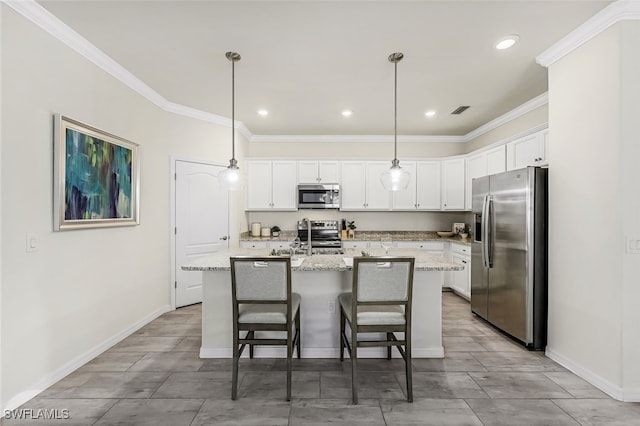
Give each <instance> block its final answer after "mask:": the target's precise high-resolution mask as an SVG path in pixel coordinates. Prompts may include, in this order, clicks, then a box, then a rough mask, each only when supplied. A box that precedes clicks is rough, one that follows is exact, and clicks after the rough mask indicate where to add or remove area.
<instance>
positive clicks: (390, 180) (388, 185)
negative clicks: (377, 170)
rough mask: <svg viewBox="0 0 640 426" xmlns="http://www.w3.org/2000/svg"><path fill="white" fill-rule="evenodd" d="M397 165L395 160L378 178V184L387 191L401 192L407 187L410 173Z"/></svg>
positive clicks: (397, 162)
mask: <svg viewBox="0 0 640 426" xmlns="http://www.w3.org/2000/svg"><path fill="white" fill-rule="evenodd" d="M399 163H400V162H399V161H398V160H397V159H395V160H393V161H392V162H391V168H390V169H389V170H387V171H386V172H384V173H383V174H382V175H381V176H380V182H382V186H383V187H384V189H386V190H387V191H402V190H403V189H407V187H408V186H409V181H410V180H411V173H409V172H408V171H406V170H405V169H403V168H402V167H400V164H399Z"/></svg>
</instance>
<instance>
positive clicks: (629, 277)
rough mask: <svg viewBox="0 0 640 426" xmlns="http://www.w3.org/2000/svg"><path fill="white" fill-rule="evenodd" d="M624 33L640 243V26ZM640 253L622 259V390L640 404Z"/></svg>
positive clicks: (634, 232) (628, 176) (626, 120)
mask: <svg viewBox="0 0 640 426" xmlns="http://www.w3.org/2000/svg"><path fill="white" fill-rule="evenodd" d="M620 25H621V29H622V33H621V41H620V44H621V52H622V56H621V76H622V77H621V98H622V99H621V108H622V111H621V119H622V120H621V121H622V126H621V133H620V137H621V140H620V142H621V151H622V152H621V157H620V163H621V167H620V169H621V179H620V181H621V187H620V196H621V200H620V201H621V221H622V235H623V236H624V238H625V239H627V238H633V239H639V240H640V190H639V189H638V188H639V187H640V178H639V177H638V159H640V143H638V135H640V120H638V112H639V111H638V105H640V50H639V49H638V46H640V23H639V22H638V21H623V22H621V23H620ZM638 277H640V254H638V253H635V254H631V253H624V254H623V256H622V295H623V296H622V324H623V328H622V365H623V372H622V387H623V390H624V399H625V400H630V401H640V362H639V360H640V309H638V303H639V301H640V285H638V281H639V280H638Z"/></svg>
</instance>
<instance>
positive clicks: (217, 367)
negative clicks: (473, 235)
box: [2, 293, 640, 426]
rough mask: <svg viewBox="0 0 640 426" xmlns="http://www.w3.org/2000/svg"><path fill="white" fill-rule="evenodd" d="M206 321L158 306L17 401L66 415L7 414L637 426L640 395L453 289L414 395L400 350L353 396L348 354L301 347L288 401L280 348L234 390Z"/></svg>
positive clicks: (362, 374) (161, 421)
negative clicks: (204, 338)
mask: <svg viewBox="0 0 640 426" xmlns="http://www.w3.org/2000/svg"><path fill="white" fill-rule="evenodd" d="M201 321H202V315H201V308H200V306H199V305H193V306H189V307H185V308H181V309H178V310H176V311H173V312H169V313H167V314H165V315H162V316H161V317H159V318H157V319H156V320H154V321H153V322H151V323H150V324H148V325H147V326H145V327H143V328H142V329H140V330H139V331H138V332H136V333H134V334H133V335H131V336H129V337H128V338H126V339H124V340H123V341H122V342H120V343H118V344H117V345H115V346H114V347H113V348H111V349H110V350H108V351H106V352H104V353H103V354H101V355H100V356H98V357H96V358H95V359H94V360H92V361H90V362H89V363H87V364H85V365H84V366H83V367H81V368H79V369H78V370H76V371H75V372H73V373H71V374H70V375H68V376H67V377H65V378H64V379H62V380H60V381H59V382H57V383H56V384H54V385H53V386H51V387H49V388H48V389H47V390H45V391H44V392H42V393H41V394H40V395H39V396H38V397H37V398H35V399H32V400H31V401H28V402H27V403H26V404H24V405H23V407H21V408H24V409H32V410H34V409H38V408H47V409H50V410H54V409H58V410H62V409H68V410H69V412H70V415H71V418H70V419H67V420H65V421H61V420H59V419H58V420H51V421H46V420H43V419H42V418H39V419H36V420H13V419H9V418H8V417H6V416H5V418H4V419H2V420H3V423H2V424H3V425H5V424H6V425H31V424H33V425H47V424H63V425H65V426H66V425H92V424H100V425H106V424H108V425H129V424H130V425H140V424H153V425H154V426H163V425H171V426H182V425H184V426H188V425H212V424H215V425H218V424H221V425H224V424H237V425H252V424H255V425H287V424H288V425H309V424H311V425H313V424H327V423H334V424H371V425H376V424H387V425H396V424H398V425H400V424H402V425H410V424H420V425H429V424H434V425H476V426H479V425H480V424H484V426H493V425H514V426H531V425H561V426H565V425H572V426H575V425H578V424H579V425H581V426H596V425H597V426H600V425H602V426H605V425H606V426H640V420H638V419H640V404H632V403H622V402H619V401H615V400H612V399H611V398H610V397H609V396H607V395H606V394H604V393H603V392H601V391H600V390H598V389H596V388H595V387H594V386H592V385H590V384H589V383H587V382H585V381H584V380H582V379H580V378H579V377H577V376H575V375H574V374H573V373H571V372H569V371H567V370H566V369H564V368H563V367H561V366H560V365H558V364H556V363H555V362H553V361H552V360H551V359H549V358H546V357H545V356H544V353H542V352H529V351H527V350H525V349H524V348H523V347H522V346H521V345H519V344H517V343H514V341H513V340H511V339H509V338H507V337H505V336H504V335H502V334H501V333H499V332H498V331H496V330H495V329H493V328H492V327H490V326H488V325H487V324H486V323H485V322H484V321H482V320H480V319H478V318H477V317H475V316H474V315H472V314H471V312H470V309H469V303H468V302H467V301H465V300H463V299H461V298H460V297H458V296H456V295H454V294H453V293H444V294H443V335H444V337H443V345H444V348H445V358H444V359H414V360H413V381H414V402H413V403H411V404H410V403H407V401H406V395H405V375H404V362H403V361H402V360H401V359H397V358H396V359H393V360H391V361H388V360H386V359H360V360H358V373H359V384H360V392H359V396H360V404H359V405H356V406H354V405H352V403H351V362H350V361H349V359H348V358H347V359H345V361H344V362H342V363H341V362H340V361H339V360H338V359H301V360H297V359H294V360H293V376H292V392H293V397H294V399H293V400H292V401H291V402H287V401H286V400H285V386H286V382H285V380H286V373H285V369H286V362H285V360H284V359H267V358H256V359H248V358H243V359H241V360H240V368H239V373H240V377H239V379H240V380H239V381H240V383H239V399H238V400H237V401H231V398H230V396H231V365H232V362H231V359H201V358H200V357H199V350H200V345H201V338H200V331H199V330H200V324H201ZM24 413H26V412H24Z"/></svg>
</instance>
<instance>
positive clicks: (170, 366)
mask: <svg viewBox="0 0 640 426" xmlns="http://www.w3.org/2000/svg"><path fill="white" fill-rule="evenodd" d="M203 365H204V360H203V359H201V358H200V357H199V356H198V353H197V352H150V353H148V354H146V355H145V356H144V357H142V358H141V359H139V360H137V361H136V362H135V363H134V364H133V365H131V367H129V371H198V370H199V369H200V368H202V366H203Z"/></svg>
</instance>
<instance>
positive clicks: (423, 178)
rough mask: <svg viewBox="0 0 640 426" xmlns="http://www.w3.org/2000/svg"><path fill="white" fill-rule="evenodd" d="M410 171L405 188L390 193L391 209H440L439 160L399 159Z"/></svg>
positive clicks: (404, 167) (401, 164) (403, 166)
mask: <svg viewBox="0 0 640 426" xmlns="http://www.w3.org/2000/svg"><path fill="white" fill-rule="evenodd" d="M400 166H401V167H402V168H403V169H406V170H407V171H408V172H409V173H411V179H410V181H409V186H408V187H407V189H406V190H401V191H395V192H393V193H392V204H391V209H392V210H440V189H441V188H440V177H441V176H440V175H441V171H440V161H439V160H435V161H417V162H416V161H401V162H400Z"/></svg>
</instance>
